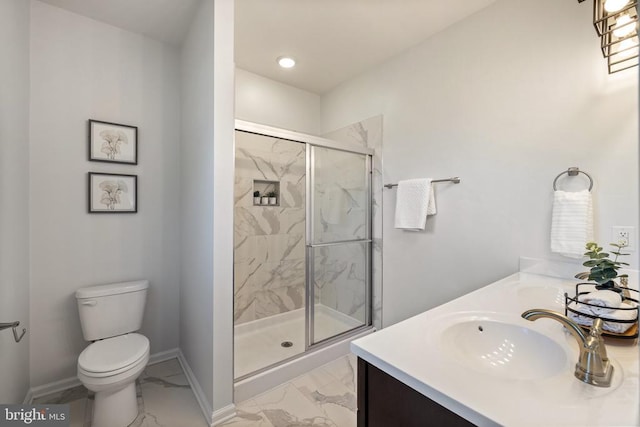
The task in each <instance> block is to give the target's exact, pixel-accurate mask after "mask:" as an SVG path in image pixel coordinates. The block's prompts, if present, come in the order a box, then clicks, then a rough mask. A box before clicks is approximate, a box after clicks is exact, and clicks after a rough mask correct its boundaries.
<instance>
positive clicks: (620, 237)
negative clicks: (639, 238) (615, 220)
mask: <svg viewBox="0 0 640 427" xmlns="http://www.w3.org/2000/svg"><path fill="white" fill-rule="evenodd" d="M611 241H612V242H613V243H619V242H624V243H626V245H627V246H626V247H625V248H624V249H625V250H627V251H635V250H636V228H635V227H631V226H616V227H611Z"/></svg>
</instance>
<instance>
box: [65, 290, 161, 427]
mask: <svg viewBox="0 0 640 427" xmlns="http://www.w3.org/2000/svg"><path fill="white" fill-rule="evenodd" d="M147 287H148V282H147V281H137V282H126V283H118V284H112V285H102V286H92V287H88V288H83V289H79V290H78V291H77V292H76V298H77V299H78V309H79V311H80V320H81V324H82V332H83V335H84V338H85V339H86V340H87V341H93V343H91V344H89V346H88V347H87V348H85V349H84V350H83V351H82V353H81V354H80V356H79V357H78V379H79V380H80V382H82V384H83V385H84V386H85V387H86V388H87V389H89V390H91V391H93V392H94V393H95V400H94V405H93V416H92V424H91V425H92V427H126V426H128V425H129V424H131V423H132V422H133V421H134V420H135V418H136V417H137V415H138V402H137V399H136V387H135V381H136V379H137V378H138V377H139V376H140V374H142V371H143V370H144V368H145V367H146V366H147V363H148V362H149V348H150V345H149V340H148V339H147V337H145V336H144V335H141V334H138V333H135V332H133V331H136V330H138V329H139V328H140V325H141V323H142V313H143V310H144V304H145V299H146V290H147Z"/></svg>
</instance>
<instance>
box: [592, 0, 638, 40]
mask: <svg viewBox="0 0 640 427" xmlns="http://www.w3.org/2000/svg"><path fill="white" fill-rule="evenodd" d="M609 3H614V4H615V6H616V7H617V6H620V5H621V6H620V9H617V8H613V9H611V8H609V7H608V4H609ZM607 9H609V10H607ZM625 15H626V16H629V18H630V19H631V21H630V22H629V23H628V24H627V25H635V28H636V32H637V28H638V0H627V1H624V0H622V1H620V0H593V26H594V27H595V28H596V32H597V33H598V35H599V36H600V37H602V36H603V35H605V34H607V33H609V32H612V31H614V29H615V28H616V24H617V21H618V19H620V18H621V17H623V16H625Z"/></svg>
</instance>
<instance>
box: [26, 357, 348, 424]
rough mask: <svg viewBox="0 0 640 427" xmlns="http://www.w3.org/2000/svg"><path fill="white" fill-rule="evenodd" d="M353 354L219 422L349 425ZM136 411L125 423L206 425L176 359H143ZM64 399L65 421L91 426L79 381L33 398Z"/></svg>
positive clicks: (87, 396) (88, 400)
mask: <svg viewBox="0 0 640 427" xmlns="http://www.w3.org/2000/svg"><path fill="white" fill-rule="evenodd" d="M356 378H357V377H356V358H355V356H354V355H352V354H350V355H348V356H344V357H341V358H339V359H336V360H334V361H332V362H330V363H328V364H326V365H324V366H321V367H319V368H317V369H315V370H313V371H310V372H308V373H306V374H304V375H302V376H300V377H298V378H295V379H293V380H291V381H289V382H286V383H284V384H281V385H279V386H277V387H275V388H273V389H271V390H268V391H266V392H265V393H262V394H261V395H258V396H256V397H254V398H252V399H249V400H246V401H244V402H240V403H238V404H237V415H236V416H235V417H234V418H232V419H230V420H228V421H226V422H225V423H223V424H222V426H224V427H355V425H356ZM136 385H137V390H138V407H139V408H140V415H138V418H136V420H135V421H134V422H133V423H132V424H131V426H130V427H206V426H207V423H206V421H205V419H204V417H203V415H202V412H201V411H200V408H199V406H198V403H197V402H196V399H195V396H194V395H193V392H192V391H191V388H190V387H189V383H188V382H187V378H186V377H185V375H184V373H183V371H182V368H181V367H180V364H179V363H178V361H177V359H171V360H168V361H165V362H161V363H157V364H154V365H149V366H147V368H146V369H145V371H144V372H143V374H142V375H141V376H140V378H139V380H138V381H137V384H136ZM33 403H38V404H42V403H52V404H65V403H66V404H69V405H70V415H71V424H70V425H71V427H91V414H92V408H93V395H92V393H91V392H89V391H87V389H86V388H84V386H78V387H74V388H71V389H68V390H65V391H62V392H58V393H54V394H50V395H47V396H43V397H40V398H38V399H35V400H34V402H33Z"/></svg>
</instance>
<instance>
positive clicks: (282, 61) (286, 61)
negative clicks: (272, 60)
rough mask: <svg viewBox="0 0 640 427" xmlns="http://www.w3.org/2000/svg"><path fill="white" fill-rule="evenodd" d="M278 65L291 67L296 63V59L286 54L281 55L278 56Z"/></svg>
mask: <svg viewBox="0 0 640 427" xmlns="http://www.w3.org/2000/svg"><path fill="white" fill-rule="evenodd" d="M278 65H280V66H281V67H282V68H293V67H294V66H295V65H296V61H295V60H294V59H293V58H290V57H288V56H281V57H280V58H278Z"/></svg>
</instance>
